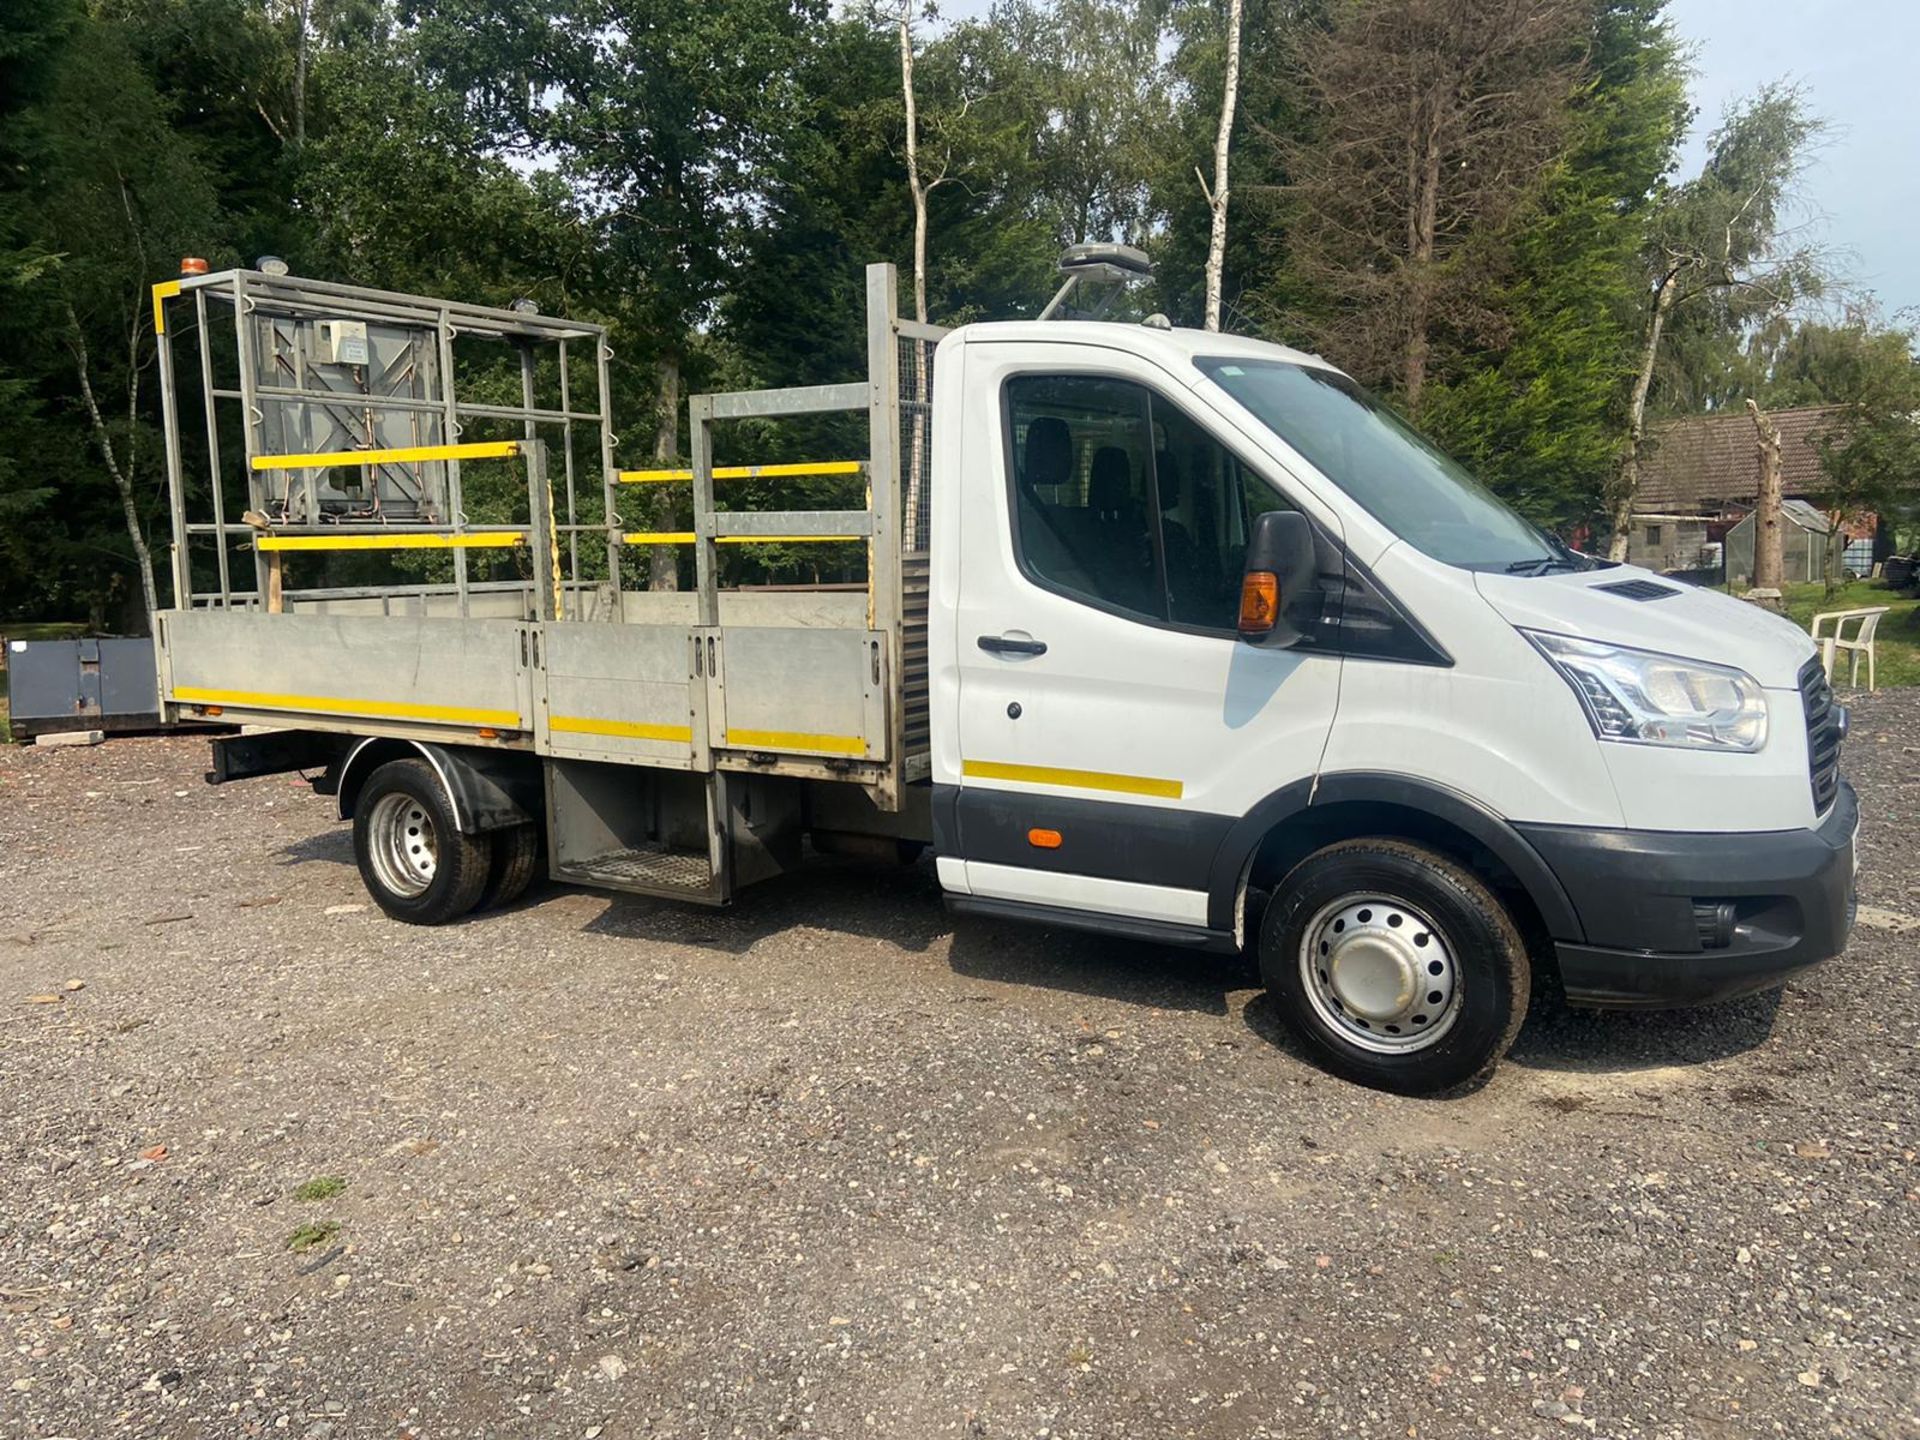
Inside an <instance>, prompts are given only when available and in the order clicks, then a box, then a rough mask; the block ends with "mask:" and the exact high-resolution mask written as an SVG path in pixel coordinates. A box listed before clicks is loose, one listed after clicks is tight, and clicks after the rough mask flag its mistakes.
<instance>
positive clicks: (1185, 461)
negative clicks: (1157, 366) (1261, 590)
mask: <svg viewBox="0 0 1920 1440" xmlns="http://www.w3.org/2000/svg"><path fill="white" fill-rule="evenodd" d="M1153 418H1154V444H1155V449H1154V473H1155V478H1156V482H1157V489H1158V492H1159V504H1160V532H1161V547H1162V550H1163V551H1164V553H1165V558H1166V574H1167V606H1168V613H1169V615H1170V617H1171V618H1172V619H1173V620H1174V621H1175V622H1176V623H1177V624H1181V625H1195V626H1201V627H1204V628H1206V629H1209V630H1230V629H1232V628H1233V624H1234V617H1235V616H1236V615H1237V614H1238V612H1239V604H1240V575H1241V571H1242V570H1243V569H1244V568H1245V564H1244V562H1245V558H1246V552H1247V535H1248V533H1249V531H1250V530H1251V529H1252V526H1253V519H1254V517H1255V516H1256V515H1259V514H1261V513H1263V512H1265V511H1268V510H1285V509H1288V508H1290V507H1289V506H1288V505H1287V503H1286V501H1284V500H1283V499H1281V497H1280V496H1279V494H1278V493H1276V492H1275V491H1274V489H1273V488H1272V487H1271V486H1270V485H1268V484H1267V483H1266V482H1265V481H1264V480H1262V479H1261V478H1260V477H1259V476H1258V475H1255V474H1254V473H1253V472H1252V471H1250V470H1248V469H1247V468H1246V467H1244V466H1243V465H1241V463H1240V462H1239V460H1238V459H1236V458H1235V457H1234V455H1233V453H1232V452H1231V451H1229V450H1228V449H1227V448H1226V447H1225V446H1224V445H1222V444H1221V443H1220V442H1219V441H1217V440H1215V439H1214V438H1213V437H1212V436H1211V435H1209V434H1208V433H1207V431H1206V430H1205V429H1203V428H1202V427H1201V426H1200V425H1198V424H1196V423H1195V422H1194V421H1193V420H1191V419H1189V418H1188V417H1187V415H1186V414H1185V413H1183V412H1182V411H1180V410H1179V409H1177V408H1175V407H1174V406H1173V405H1170V404H1168V403H1167V402H1166V401H1164V400H1161V399H1159V398H1158V397H1155V399H1154V402H1153Z"/></svg>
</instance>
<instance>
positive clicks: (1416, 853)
mask: <svg viewBox="0 0 1920 1440" xmlns="http://www.w3.org/2000/svg"><path fill="white" fill-rule="evenodd" d="M1260 973H1261V977H1262V978H1263V979H1264V980H1265V982H1266V985H1267V989H1268V990H1269V991H1271V992H1272V994H1273V996H1274V999H1275V1000H1276V1001H1277V1002H1278V1004H1279V1007H1280V1013H1281V1015H1282V1017H1283V1018H1284V1019H1285V1021H1286V1023H1287V1026H1288V1028H1289V1029H1291V1030H1292V1031H1293V1032H1294V1034H1296V1035H1297V1036H1298V1037H1299V1038H1300V1040H1301V1042H1302V1043H1303V1044H1304V1045H1305V1046H1306V1047H1307V1048H1308V1049H1309V1050H1310V1051H1311V1052H1312V1053H1313V1055H1314V1057H1315V1058H1316V1059H1317V1060H1318V1061H1319V1062H1320V1063H1321V1064H1322V1065H1324V1066H1325V1067H1326V1068H1327V1069H1329V1070H1331V1071H1332V1072H1333V1073H1334V1074H1336V1075H1340V1076H1342V1077H1344V1078H1346V1079H1348V1080H1354V1081H1357V1082H1359V1083H1360V1084H1362V1085H1371V1086H1374V1087H1376V1088H1379V1089H1382V1090H1395V1091H1399V1092H1400V1093H1402V1094H1409V1095H1422V1094H1433V1093H1435V1092H1438V1091H1445V1090H1451V1089H1455V1088H1457V1087H1460V1086H1463V1085H1466V1084H1469V1083H1470V1082H1472V1081H1475V1080H1478V1079H1480V1078H1481V1077H1482V1076H1484V1075H1486V1074H1487V1073H1488V1072H1490V1071H1491V1070H1492V1069H1493V1067H1494V1066H1495V1065H1496V1064H1498V1063H1499V1061H1500V1057H1501V1056H1503V1055H1505V1054H1506V1053H1507V1048H1508V1047H1509V1046H1510V1045H1512V1044H1513V1038H1514V1036H1515V1035H1516V1034H1518V1033H1519V1030H1520V1022H1521V1021H1522V1020H1523V1019H1524V1018H1525V1016H1526V1013H1527V996H1528V991H1529V978H1530V976H1529V968H1528V963H1527V951H1526V946H1525V944H1524V943H1523V942H1522V941H1521V938H1520V932H1519V930H1518V929H1517V928H1516V927H1515V925H1514V923H1513V918H1512V917H1511V916H1510V915H1509V914H1508V913H1507V910H1506V907H1505V906H1504V905H1502V904H1501V903H1500V900H1499V899H1498V898H1497V897H1496V896H1495V895H1494V894H1493V892H1492V891H1491V890H1489V889H1488V888H1487V887H1486V885H1485V884H1484V883H1482V882H1481V881H1480V879H1479V878H1478V877H1476V876H1475V875H1473V874H1472V873H1471V872H1470V871H1468V870H1466V869H1465V868H1463V867H1462V866H1460V865H1458V864H1456V863H1455V862H1454V861H1452V860H1450V859H1448V858H1447V857H1445V856H1444V855H1441V854H1439V853H1437V852H1436V851H1432V850H1429V849H1427V848H1425V847H1424V846H1421V845H1415V844H1412V843H1410V842H1407V841H1403V840H1387V839H1376V840H1348V841H1344V842H1342V843H1340V844H1338V845H1330V846H1328V847H1327V848H1326V849H1325V850H1321V851H1318V852H1316V853H1315V854H1313V855H1310V856H1308V857H1307V858H1306V859H1305V860H1303V861H1301V862H1300V864H1298V865H1297V866H1295V867H1294V868H1293V870H1292V871H1291V872H1290V873H1289V874H1288V875H1287V877H1286V879H1285V880H1283V881H1282V882H1281V883H1280V886H1279V887H1278V889H1277V890H1276V892H1275V894H1274V899H1273V903H1272V904H1270V905H1269V906H1268V907H1267V913H1266V917H1265V919H1264V920H1263V921H1262V923H1261V926H1260Z"/></svg>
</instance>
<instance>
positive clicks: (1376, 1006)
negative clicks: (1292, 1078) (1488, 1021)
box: [1300, 894, 1460, 1055]
mask: <svg viewBox="0 0 1920 1440" xmlns="http://www.w3.org/2000/svg"><path fill="white" fill-rule="evenodd" d="M1453 949H1454V947H1453V946H1452V944H1451V943H1449V941H1448V939H1447V936H1446V934H1445V932H1444V931H1442V930H1441V929H1440V927H1439V926H1437V925H1435V924H1434V923H1433V921H1432V919H1431V918H1430V917H1429V916H1428V915H1427V914H1426V913H1425V912H1424V911H1422V910H1420V909H1419V908H1418V907H1417V906H1413V905H1409V904H1407V902H1406V901H1404V900H1400V899H1396V898H1395V897H1393V896H1391V895H1380V894H1357V895H1343V896H1341V897H1340V898H1339V899H1337V900H1332V901H1329V902H1328V903H1327V904H1325V905H1323V906H1321V907H1320V909H1319V910H1318V911H1316V912H1315V913H1314V916H1313V918H1312V919H1311V920H1310V921H1308V922H1307V928H1306V931H1305V933H1304V936H1303V938H1302V939H1301V941H1300V982H1301V988H1302V989H1304V990H1305V992H1306V996H1307V1003H1308V1004H1309V1005H1311V1006H1312V1007H1313V1012H1314V1014H1315V1016H1316V1017H1317V1018H1318V1019H1319V1021H1320V1023H1321V1024H1322V1025H1323V1026H1325V1027H1326V1028H1327V1029H1329V1030H1331V1031H1332V1032H1333V1033H1334V1034H1335V1035H1338V1036H1339V1037H1340V1038H1341V1039H1342V1040H1344V1041H1346V1042H1347V1043H1348V1044H1350V1045H1354V1046H1357V1047H1358V1048H1360V1049H1362V1050H1367V1051H1370V1052H1372V1053H1373V1054H1376V1055H1408V1054H1412V1053H1414V1052H1415V1051H1419V1050H1425V1049H1428V1048H1429V1047H1431V1046H1433V1045H1434V1044H1436V1043H1438V1042H1439V1040H1440V1038H1441V1037H1442V1036H1444V1035H1445V1034H1446V1033H1447V1032H1448V1031H1449V1030H1451V1029H1452V1028H1453V1025H1454V1022H1455V1021H1456V1020H1457V1019H1458V1018H1459V1015H1460V967H1459V963H1458V961H1457V960H1456V959H1455V957H1454V953H1453Z"/></svg>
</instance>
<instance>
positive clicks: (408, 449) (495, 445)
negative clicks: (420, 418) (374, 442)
mask: <svg viewBox="0 0 1920 1440" xmlns="http://www.w3.org/2000/svg"><path fill="white" fill-rule="evenodd" d="M519 453H520V442H519V441H518V440H479V441H475V442H474V443H473V444H471V445H400V446H396V447H394V448H392V449H389V450H326V451H322V452H320V453H319V454H315V455H256V456H254V457H253V468H254V469H256V470H324V469H325V468H327V467H328V466H329V465H401V464H405V463H407V462H408V461H412V460H504V459H506V458H507V457H508V456H510V455H518V454H519Z"/></svg>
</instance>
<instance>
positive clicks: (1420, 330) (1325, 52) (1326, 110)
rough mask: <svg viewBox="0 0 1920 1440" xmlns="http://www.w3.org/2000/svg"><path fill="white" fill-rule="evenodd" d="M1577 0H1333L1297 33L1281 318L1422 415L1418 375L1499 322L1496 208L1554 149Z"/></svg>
mask: <svg viewBox="0 0 1920 1440" xmlns="http://www.w3.org/2000/svg"><path fill="white" fill-rule="evenodd" d="M1584 20H1585V15H1584V12H1583V9H1582V6H1581V4H1580V3H1578V0H1341V3H1338V4H1336V5H1335V6H1334V8H1333V10H1332V13H1331V18H1330V22H1329V24H1328V25H1327V27H1326V28H1325V29H1323V30H1321V31H1319V32H1317V33H1316V34H1314V35H1313V36H1312V37H1311V38H1309V39H1308V40H1307V41H1306V43H1305V44H1304V46H1303V53H1302V62H1301V63H1302V70H1303V75H1304V80H1303V83H1304V87H1305V91H1306V95H1307V98H1308V103H1309V107H1310V109H1311V112H1312V114H1313V118H1314V126H1313V129H1312V131H1311V132H1310V133H1309V134H1308V135H1306V136H1305V137H1303V138H1301V139H1297V140H1287V141H1283V142H1281V143H1282V151H1283V159H1284V164H1285V166H1286V169H1287V171H1288V175H1289V183H1288V190H1287V193H1288V197H1289V200H1290V202H1291V203H1290V205H1289V212H1290V220H1291V225H1292V231H1293V234H1292V241H1293V255H1294V266H1295V268H1296V269H1297V270H1298V271H1299V274H1300V279H1301V281H1302V282H1303V283H1304V284H1305V285H1306V287H1307V288H1308V289H1309V291H1310V292H1312V293H1314V294H1315V295H1316V296H1317V297H1318V302H1319V303H1318V304H1317V305H1315V306H1313V307H1312V308H1309V309H1306V310H1304V311H1303V312H1302V313H1298V314H1296V315H1294V316H1291V317H1285V318H1288V319H1291V320H1293V321H1294V322H1295V323H1299V324H1301V325H1303V326H1304V327H1305V328H1306V329H1308V330H1309V332H1310V333H1312V334H1314V335H1315V336H1316V337H1317V338H1318V339H1319V341H1320V342H1321V344H1322V345H1323V347H1324V348H1325V349H1326V350H1327V351H1328V353H1329V354H1330V355H1332V356H1333V357H1334V358H1336V359H1338V360H1340V361H1341V362H1342V363H1343V364H1344V365H1345V367H1346V368H1347V369H1348V370H1350V371H1352V372H1354V373H1355V374H1356V375H1357V376H1358V377H1359V378H1360V379H1362V380H1364V381H1366V382H1368V383H1371V384H1376V385H1383V386H1390V387H1391V388H1392V389H1393V390H1395V391H1396V392H1397V394H1398V397H1399V399H1400V402H1401V403H1402V404H1403V405H1404V406H1405V407H1406V409H1407V411H1408V413H1409V414H1411V415H1413V416H1415V417H1418V415H1419V413H1420V406H1421V401H1422V398H1423V394H1424V392H1425V389H1426V385H1427V381H1428V379H1429V378H1430V377H1431V376H1432V375H1433V374H1434V373H1435V371H1436V370H1437V369H1440V368H1443V367H1445V366H1446V365H1447V364H1448V363H1449V362H1450V361H1451V360H1452V359H1453V358H1454V356H1455V355H1457V354H1458V353H1459V352H1461V351H1463V350H1467V349H1471V348H1472V347H1474V346H1477V345H1483V344H1487V343H1489V342H1492V343H1499V342H1501V341H1502V340H1504V339H1505V338H1506V335H1507V323H1506V317H1505V316H1504V315H1503V314H1502V312H1501V311H1500V309H1499V308H1498V306H1497V305H1496V304H1494V303H1493V291H1494V289H1495V287H1496V285H1497V283H1498V281H1499V279H1500V278H1501V277H1502V275H1503V274H1504V272H1505V267H1506V262H1507V260H1508V245H1507V241H1508V239H1509V234H1510V232H1509V229H1508V226H1509V222H1510V221H1511V220H1512V219H1513V217H1514V216H1515V215H1516V213H1517V212H1519V211H1520V209H1521V208H1522V207H1523V206H1524V205H1525V204H1526V203H1527V202H1528V201H1529V200H1530V199H1531V198H1533V197H1534V196H1535V195H1536V194H1537V193H1538V188H1539V183H1540V180H1541V177H1542V174H1543V171H1544V170H1545V168H1546V167H1547V165H1548V164H1549V163H1550V162H1551V161H1552V159H1553V158H1554V157H1555V155H1557V154H1558V153H1559V150H1560V147H1561V143H1562V139H1563V136H1564V133H1565V130H1566V126H1567V117H1568V106H1569V102H1570V100H1571V99H1572V96H1573V93H1574V87H1575V84H1576V83H1577V81H1578V80H1579V78H1580V76H1581V46H1580V36H1581V33H1582V29H1583V22H1584Z"/></svg>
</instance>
